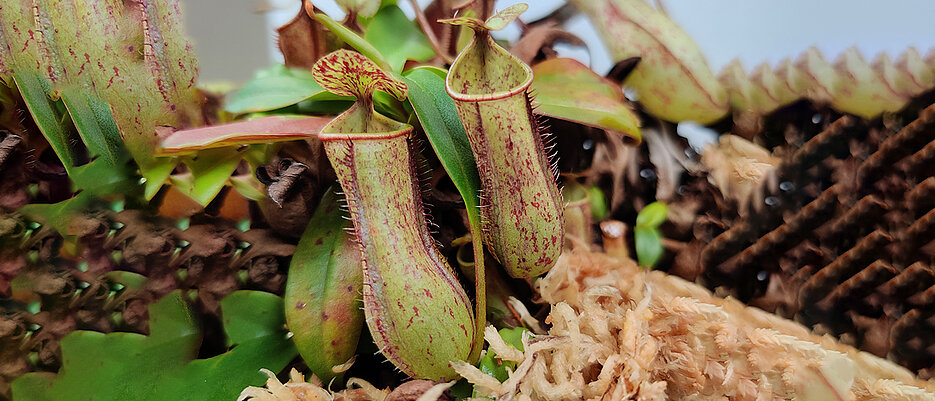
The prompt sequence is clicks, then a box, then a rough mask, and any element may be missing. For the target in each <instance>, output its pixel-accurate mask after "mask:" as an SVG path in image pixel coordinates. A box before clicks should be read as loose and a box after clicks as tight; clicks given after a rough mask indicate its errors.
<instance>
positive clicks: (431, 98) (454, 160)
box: [403, 67, 480, 214]
mask: <svg viewBox="0 0 935 401" xmlns="http://www.w3.org/2000/svg"><path fill="white" fill-rule="evenodd" d="M444 74H445V71H444V70H441V69H438V68H434V67H417V68H413V69H411V70H409V71H406V73H405V74H404V77H403V80H405V82H406V85H407V86H408V87H409V102H410V103H411V104H412V109H413V110H414V111H415V113H416V116H418V118H419V122H420V123H421V124H422V128H423V129H424V130H425V135H426V136H427V137H428V139H429V143H430V144H431V145H432V149H434V150H435V153H436V154H437V155H438V160H439V161H441V163H442V166H443V167H444V168H445V171H447V172H448V175H449V176H450V177H451V181H452V182H454V184H455V187H457V188H458V192H460V193H461V197H462V198H464V205H465V207H466V208H467V210H468V213H469V214H472V213H473V214H477V213H478V212H477V208H478V205H480V199H479V198H478V195H479V194H480V176H479V175H478V174H477V164H476V163H475V162H474V153H472V152H471V144H470V143H469V142H468V139H467V134H466V133H465V132H464V126H463V125H461V119H460V118H459V117H458V111H457V109H456V108H455V103H454V100H453V99H451V96H448V92H446V91H445V79H444Z"/></svg>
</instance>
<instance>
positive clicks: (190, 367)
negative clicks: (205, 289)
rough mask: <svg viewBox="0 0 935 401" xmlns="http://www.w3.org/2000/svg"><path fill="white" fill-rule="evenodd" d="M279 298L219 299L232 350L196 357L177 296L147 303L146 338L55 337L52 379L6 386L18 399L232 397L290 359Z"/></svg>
mask: <svg viewBox="0 0 935 401" xmlns="http://www.w3.org/2000/svg"><path fill="white" fill-rule="evenodd" d="M282 307H283V304H282V300H281V299H280V298H278V297H276V296H275V295H272V294H267V293H257V292H252V291H238V292H235V293H233V294H231V295H229V296H228V297H227V298H225V299H224V300H222V301H221V313H222V316H223V320H224V322H225V332H226V333H227V336H228V340H229V342H230V343H236V344H237V345H236V346H234V347H233V349H232V350H230V351H228V352H226V353H224V354H221V355H218V356H215V357H212V358H208V359H198V360H194V361H189V360H190V359H191V358H193V357H195V356H197V353H198V347H199V345H200V343H201V338H200V337H201V334H200V332H199V329H198V324H197V322H196V320H195V317H194V315H193V314H192V311H191V309H190V308H189V307H188V305H187V304H186V303H185V301H184V300H183V297H182V294H181V292H179V291H175V292H172V293H170V294H169V295H167V296H165V297H163V298H162V299H161V300H160V301H159V302H156V303H154V304H152V305H150V308H149V316H150V333H151V334H150V335H149V336H144V335H141V334H135V333H111V334H103V333H97V332H91V331H80V330H79V331H75V332H72V333H71V334H69V335H68V336H67V337H65V339H63V340H62V343H61V344H62V360H63V367H62V369H61V371H60V372H59V373H58V374H57V375H54V374H49V373H28V374H26V375H23V376H22V377H20V378H19V379H17V380H16V381H15V382H14V383H13V397H14V398H15V399H17V400H24V401H34V400H48V401H51V400H56V401H71V400H88V399H93V400H100V401H110V400H114V401H116V400H142V401H146V400H153V401H156V400H233V399H236V397H237V395H238V394H240V391H241V390H243V388H245V387H247V386H256V385H261V384H262V383H263V382H264V381H265V380H266V378H265V376H264V375H262V374H261V373H259V372H258V370H259V369H260V368H267V369H270V370H273V371H279V370H281V369H282V368H284V367H285V365H286V364H287V363H288V362H289V361H290V360H291V359H292V358H293V357H295V355H296V352H295V348H294V347H293V346H292V344H291V342H290V341H289V340H288V338H287V336H286V332H285V330H283V328H282V326H283V315H282Z"/></svg>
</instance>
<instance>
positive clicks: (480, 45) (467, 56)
mask: <svg viewBox="0 0 935 401" xmlns="http://www.w3.org/2000/svg"><path fill="white" fill-rule="evenodd" d="M486 41H487V42H479V41H478V38H474V39H473V40H472V41H471V43H470V44H468V49H467V50H466V51H464V52H462V53H461V55H459V56H458V58H457V59H456V60H455V62H454V64H452V66H451V69H450V70H449V72H448V77H447V78H446V79H445V89H446V90H447V92H448V95H449V96H451V97H452V98H453V99H455V100H457V101H462V102H485V101H492V100H499V99H505V98H508V97H511V96H514V95H517V94H520V93H523V92H525V91H526V89H528V88H529V86H530V85H531V84H532V79H533V74H532V69H531V68H529V66H528V65H526V64H525V63H523V62H522V61H520V60H519V59H517V58H516V56H514V55H512V54H511V53H510V52H508V51H507V50H506V49H504V48H502V47H500V46H498V45H497V44H496V43H495V42H493V39H492V38H490V37H487V38H486ZM485 50H486V51H485ZM484 55H487V56H492V57H490V58H489V59H488V60H484V57H483V56H484ZM472 61H473V62H476V63H478V64H480V65H481V67H480V68H477V71H476V72H474V74H472V75H480V77H474V79H471V77H463V76H462V74H463V73H464V72H463V71H461V70H462V69H464V68H465V67H464V64H465V63H468V62H472ZM491 63H502V64H504V65H505V66H506V67H505V71H489V70H488V69H487V66H488V65H490V64H491ZM478 73H479V74H478ZM494 75H496V76H494Z"/></svg>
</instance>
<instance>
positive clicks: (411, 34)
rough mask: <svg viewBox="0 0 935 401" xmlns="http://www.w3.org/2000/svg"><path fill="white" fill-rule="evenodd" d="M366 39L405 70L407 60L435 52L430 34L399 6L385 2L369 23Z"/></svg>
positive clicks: (396, 67)
mask: <svg viewBox="0 0 935 401" xmlns="http://www.w3.org/2000/svg"><path fill="white" fill-rule="evenodd" d="M364 39H366V40H367V42H369V43H370V44H372V45H373V47H375V48H376V49H377V50H378V51H379V52H380V53H381V54H383V56H384V57H386V61H387V62H388V63H389V64H390V67H392V71H396V72H399V71H402V69H403V66H404V65H405V64H406V60H415V61H426V60H429V59H431V58H432V57H434V56H435V50H434V49H432V44H431V43H430V42H429V39H428V37H426V36H425V33H423V32H422V30H421V29H419V27H417V26H416V25H415V24H414V23H413V22H412V21H410V20H409V18H406V14H403V10H401V9H400V8H399V7H397V6H386V7H383V8H382V9H380V12H378V13H377V15H375V16H374V17H373V21H371V22H370V25H368V26H367V32H366V33H365V34H364Z"/></svg>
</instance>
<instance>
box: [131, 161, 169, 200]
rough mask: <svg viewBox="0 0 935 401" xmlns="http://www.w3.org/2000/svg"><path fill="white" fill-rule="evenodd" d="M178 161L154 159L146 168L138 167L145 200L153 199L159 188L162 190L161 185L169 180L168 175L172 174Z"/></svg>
mask: <svg viewBox="0 0 935 401" xmlns="http://www.w3.org/2000/svg"><path fill="white" fill-rule="evenodd" d="M178 164H179V163H178V160H177V159H174V158H162V159H154V160H153V163H152V164H151V165H150V166H149V167H148V168H143V166H140V175H142V176H143V181H144V183H145V184H144V189H143V196H144V197H146V200H150V199H153V197H154V196H156V193H158V192H159V188H162V184H164V183H165V182H166V180H168V179H169V175H171V174H172V170H174V169H175V166H177V165H178Z"/></svg>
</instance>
